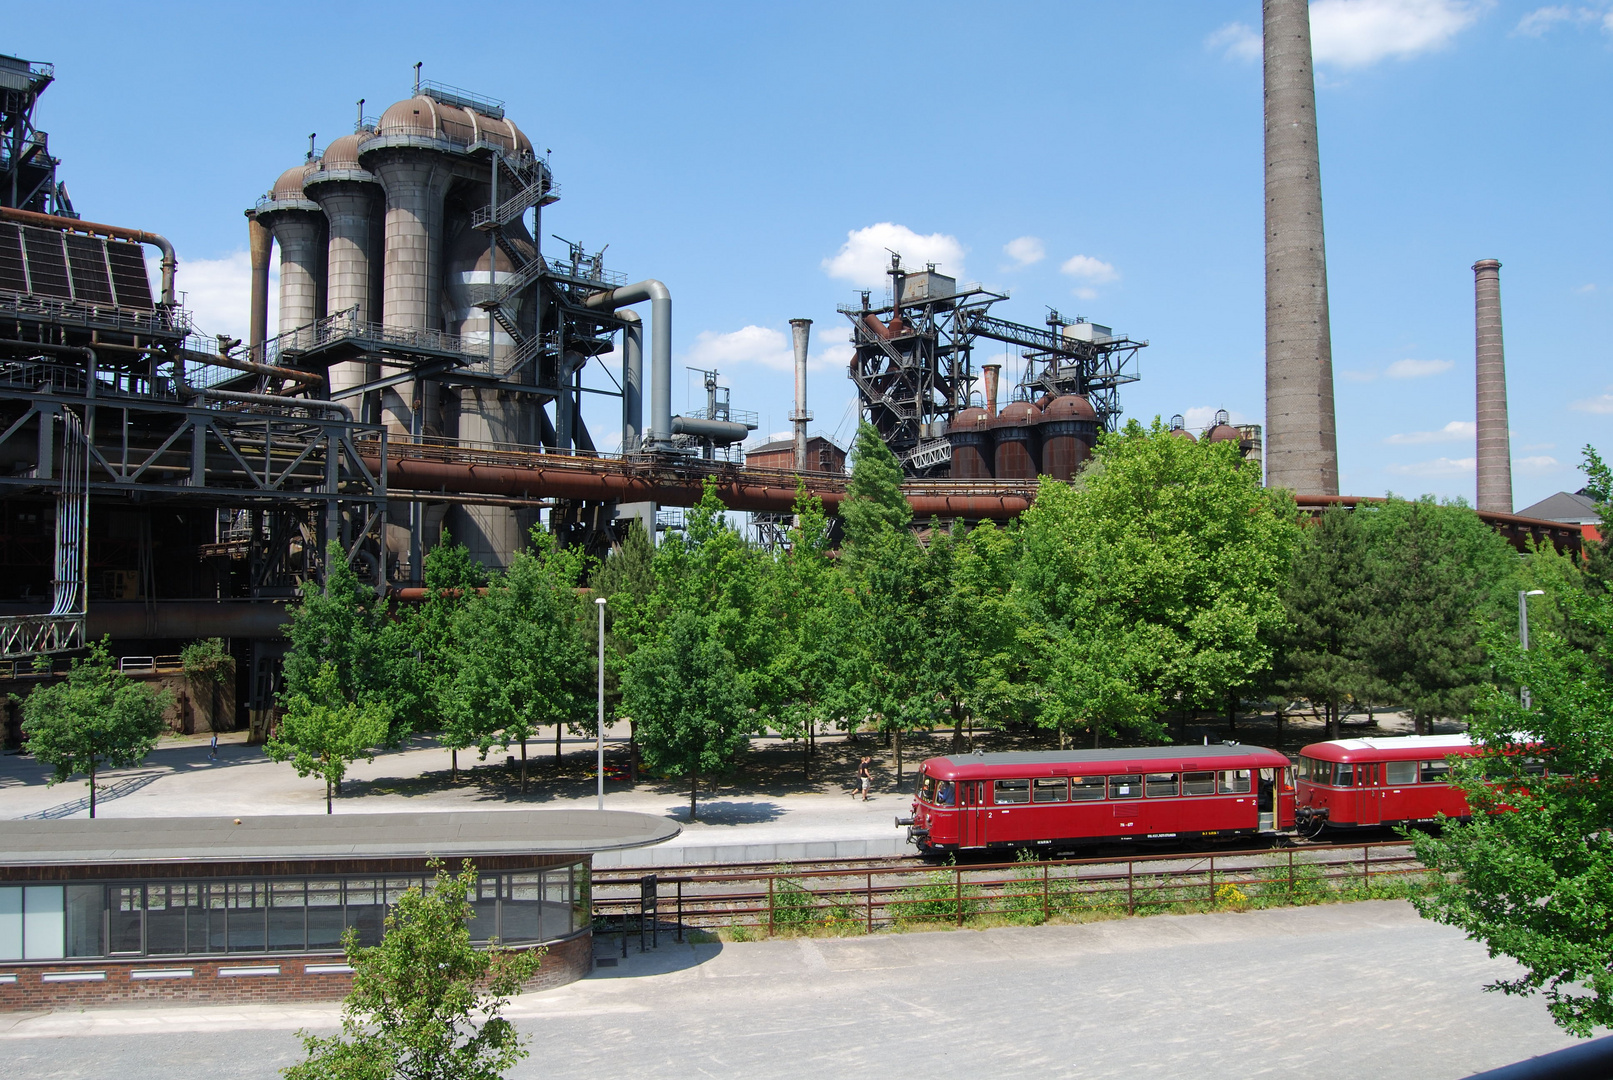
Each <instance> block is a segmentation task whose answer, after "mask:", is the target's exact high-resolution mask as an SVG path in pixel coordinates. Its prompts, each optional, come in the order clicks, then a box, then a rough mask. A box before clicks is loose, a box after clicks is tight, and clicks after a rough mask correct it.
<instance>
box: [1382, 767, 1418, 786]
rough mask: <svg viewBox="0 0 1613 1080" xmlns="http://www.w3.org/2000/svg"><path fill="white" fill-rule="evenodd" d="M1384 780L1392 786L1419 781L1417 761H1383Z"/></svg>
mask: <svg viewBox="0 0 1613 1080" xmlns="http://www.w3.org/2000/svg"><path fill="white" fill-rule="evenodd" d="M1383 773H1384V782H1385V783H1386V784H1388V785H1389V786H1390V787H1395V786H1396V785H1399V784H1415V783H1416V782H1417V763H1416V762H1415V761H1386V762H1384V763H1383Z"/></svg>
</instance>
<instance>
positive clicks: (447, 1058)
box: [283, 861, 543, 1080]
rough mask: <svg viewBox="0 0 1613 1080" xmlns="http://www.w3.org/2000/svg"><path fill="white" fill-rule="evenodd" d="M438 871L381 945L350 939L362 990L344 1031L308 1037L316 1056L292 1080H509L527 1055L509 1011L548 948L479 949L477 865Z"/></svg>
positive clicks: (403, 904)
mask: <svg viewBox="0 0 1613 1080" xmlns="http://www.w3.org/2000/svg"><path fill="white" fill-rule="evenodd" d="M431 866H432V868H433V869H434V870H435V871H436V879H435V881H434V882H433V883H432V887H431V891H430V892H429V893H427V892H422V891H421V890H420V888H418V887H410V888H409V889H408V890H407V891H405V892H404V894H403V895H402V896H401V897H399V898H398V902H397V903H396V904H394V905H393V906H392V908H391V909H390V910H389V911H388V912H387V915H386V927H385V933H384V934H383V936H382V938H381V943H380V944H379V945H375V946H373V947H371V948H360V947H359V945H358V938H357V935H356V934H355V933H354V932H353V931H352V930H351V929H349V930H348V931H347V933H346V934H345V935H344V936H343V938H342V946H343V948H344V949H345V951H346V953H347V962H348V963H349V964H350V965H352V968H353V989H352V991H351V992H350V993H349V994H348V995H347V999H346V1001H344V1002H343V1003H342V1030H341V1033H340V1034H339V1035H331V1036H328V1037H326V1038H319V1037H317V1036H314V1035H310V1034H308V1033H307V1032H305V1031H304V1032H298V1035H299V1036H300V1037H301V1039H302V1044H303V1052H304V1053H305V1054H306V1055H307V1057H306V1059H305V1060H303V1061H302V1062H300V1063H298V1064H296V1065H293V1066H292V1067H291V1068H289V1069H285V1070H284V1071H283V1075H284V1076H285V1077H286V1078H287V1080H499V1078H501V1077H503V1076H504V1075H505V1073H506V1072H507V1071H508V1070H509V1069H510V1068H511V1067H512V1066H514V1065H515V1063H516V1062H518V1061H520V1060H521V1059H522V1058H524V1057H526V1056H527V1050H526V1048H525V1046H524V1043H525V1040H524V1039H523V1038H522V1037H521V1035H520V1033H519V1032H517V1031H516V1029H515V1025H514V1024H512V1023H510V1021H509V1020H507V1019H506V1018H504V1017H503V1016H501V1015H499V1014H500V1012H502V1010H503V1008H504V1006H505V1005H506V1004H507V1003H508V1002H509V1000H510V998H512V997H514V996H515V995H517V994H519V993H520V992H521V986H522V984H523V983H525V982H526V981H527V980H528V979H530V978H531V977H532V974H533V972H534V971H535V970H536V969H537V966H538V962H539V960H540V959H541V958H542V954H543V950H542V949H533V950H521V951H515V950H511V949H504V948H499V947H497V946H494V947H493V948H489V949H476V948H473V947H472V946H471V943H470V929H469V923H470V920H471V918H472V916H473V915H474V910H473V909H472V907H471V903H470V896H471V895H472V893H473V891H474V890H475V889H476V885H477V874H476V868H475V867H474V866H473V865H471V863H470V862H469V861H467V862H465V863H464V865H463V867H462V868H461V870H460V872H459V874H457V875H449V874H448V873H447V872H445V871H444V870H443V868H442V864H441V863H440V862H436V861H433V862H432V863H431Z"/></svg>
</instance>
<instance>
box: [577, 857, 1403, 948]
mask: <svg viewBox="0 0 1613 1080" xmlns="http://www.w3.org/2000/svg"><path fill="white" fill-rule="evenodd" d="M892 862H893V863H895V865H892V866H889V867H880V866H871V865H868V864H866V863H864V864H861V865H852V866H840V867H835V866H822V865H821V864H820V865H818V866H814V867H800V868H798V867H792V866H789V865H780V866H775V867H772V868H769V869H765V870H752V869H742V868H733V867H714V868H713V869H712V871H700V870H697V869H694V868H689V867H685V868H681V869H674V870H672V871H671V872H669V871H668V870H667V869H665V868H657V873H656V879H657V880H656V887H657V889H658V900H659V906H660V909H661V910H662V911H664V912H667V913H668V914H669V915H672V917H673V919H674V925H675V927H676V928H677V930H678V932H679V934H680V936H681V933H682V931H683V930H684V929H705V930H712V929H727V930H734V929H743V930H745V931H753V932H757V933H761V934H774V933H779V932H781V931H783V932H803V931H805V932H812V931H817V932H831V933H832V932H837V931H838V932H861V933H871V932H873V931H874V930H877V929H882V928H888V927H898V928H899V927H903V926H914V927H919V926H934V925H953V926H964V925H966V924H970V923H979V922H988V921H992V920H1000V921H1029V922H1040V921H1046V920H1048V919H1052V918H1056V917H1060V916H1068V917H1080V916H1083V915H1087V916H1094V915H1108V916H1113V915H1120V914H1126V915H1135V914H1139V913H1143V914H1146V913H1148V912H1150V911H1162V910H1169V909H1178V910H1197V909H1208V908H1239V907H1244V906H1249V905H1254V904H1268V905H1285V904H1299V903H1310V902H1317V901H1320V900H1326V899H1334V898H1341V897H1347V896H1349V895H1351V894H1352V893H1353V894H1356V895H1366V894H1369V893H1370V891H1371V890H1372V888H1373V886H1374V883H1375V882H1376V883H1377V884H1378V885H1379V886H1383V885H1386V884H1387V883H1390V882H1395V881H1399V882H1402V883H1403V885H1406V884H1411V882H1410V881H1409V879H1413V878H1416V877H1420V876H1422V875H1426V874H1428V873H1430V871H1429V870H1428V869H1427V867H1425V866H1423V864H1422V863H1420V862H1418V861H1417V859H1416V857H1415V856H1414V855H1413V854H1412V853H1411V847H1410V845H1409V844H1407V843H1405V842H1404V841H1383V842H1379V843H1371V844H1358V845H1351V846H1348V847H1320V848H1312V849H1300V848H1287V849H1279V850H1264V851H1238V852H1226V853H1217V854H1213V855H1207V854H1197V855H1182V854H1174V855H1141V856H1137V857H1135V858H1130V859H1050V860H1046V861H1030V862H1009V863H988V864H979V865H958V866H944V867H935V866H924V865H922V864H916V863H915V862H913V861H909V860H892ZM642 881H643V877H642V871H637V870H633V869H628V868H623V869H602V870H596V871H595V872H594V875H593V906H594V915H595V918H596V919H604V920H612V919H620V918H621V917H622V916H623V915H624V914H630V913H631V912H632V911H633V910H634V909H636V908H638V907H639V905H640V903H641V897H642V894H641V883H642Z"/></svg>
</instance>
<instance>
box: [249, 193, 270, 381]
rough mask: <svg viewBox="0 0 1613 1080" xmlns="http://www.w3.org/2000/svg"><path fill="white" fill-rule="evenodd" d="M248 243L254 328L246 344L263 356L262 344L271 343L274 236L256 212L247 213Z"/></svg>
mask: <svg viewBox="0 0 1613 1080" xmlns="http://www.w3.org/2000/svg"><path fill="white" fill-rule="evenodd" d="M246 240H247V249H248V251H249V252H250V253H251V258H252V314H251V320H252V325H251V330H250V331H249V333H248V337H247V345H248V346H249V347H250V348H251V349H252V351H253V352H254V353H257V354H261V353H262V352H263V343H264V342H265V341H267V340H269V256H270V252H271V249H272V248H273V246H274V234H273V233H271V232H270V231H269V227H268V226H267V225H265V224H263V222H261V221H259V220H258V212H257V211H256V210H248V211H247V212H246Z"/></svg>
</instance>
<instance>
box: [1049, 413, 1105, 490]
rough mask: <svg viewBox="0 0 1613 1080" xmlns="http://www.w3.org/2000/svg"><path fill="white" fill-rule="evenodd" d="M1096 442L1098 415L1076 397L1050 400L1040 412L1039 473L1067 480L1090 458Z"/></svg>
mask: <svg viewBox="0 0 1613 1080" xmlns="http://www.w3.org/2000/svg"><path fill="white" fill-rule="evenodd" d="M1097 441H1098V414H1097V411H1096V410H1095V409H1093V408H1092V403H1091V402H1090V401H1088V400H1087V399H1086V398H1084V397H1081V396H1080V395H1078V394H1065V395H1064V396H1063V397H1057V398H1054V399H1053V400H1052V401H1051V402H1049V403H1048V405H1047V407H1046V408H1045V409H1044V410H1043V411H1042V472H1044V473H1046V474H1047V475H1048V476H1051V477H1052V478H1053V479H1055V480H1065V481H1068V480H1071V479H1073V478H1074V476H1075V474H1076V473H1077V472H1078V471H1079V470H1080V468H1081V466H1082V465H1083V464H1085V463H1086V461H1087V459H1088V458H1090V457H1091V456H1092V448H1093V446H1095V445H1096V444H1097Z"/></svg>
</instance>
